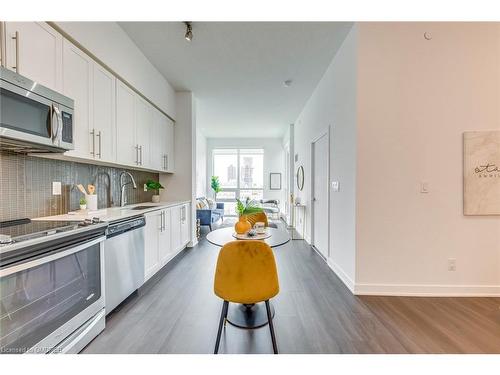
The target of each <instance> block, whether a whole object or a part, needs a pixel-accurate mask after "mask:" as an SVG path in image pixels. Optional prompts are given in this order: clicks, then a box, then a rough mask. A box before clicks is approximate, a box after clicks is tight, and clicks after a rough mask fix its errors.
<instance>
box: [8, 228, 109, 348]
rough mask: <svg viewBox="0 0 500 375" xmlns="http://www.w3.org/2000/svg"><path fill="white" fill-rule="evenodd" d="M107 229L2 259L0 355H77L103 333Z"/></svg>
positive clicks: (48, 241)
mask: <svg viewBox="0 0 500 375" xmlns="http://www.w3.org/2000/svg"><path fill="white" fill-rule="evenodd" d="M104 230H105V227H102V226H101V227H100V228H90V227H89V228H83V229H82V228H80V229H78V230H74V231H69V232H68V233H69V234H68V235H65V233H59V234H56V235H52V236H47V237H45V238H44V240H43V241H42V242H38V243H37V240H33V241H34V244H32V245H29V246H27V245H24V244H23V243H22V242H20V243H19V244H18V246H17V247H16V246H15V244H14V245H9V246H10V248H11V249H9V246H7V249H9V251H8V252H3V253H2V254H0V255H1V256H0V353H77V352H79V351H80V350H81V349H83V348H84V347H85V346H86V345H87V344H88V343H89V342H90V341H91V340H92V339H93V338H94V337H95V336H96V335H97V334H99V333H100V332H101V331H102V330H103V329H104V324H105V310H104V246H103V241H104V240H105V236H104ZM73 232H74V233H73ZM58 236H60V237H58ZM29 242H30V241H26V243H29ZM0 249H1V248H0ZM5 249H6V248H3V250H5Z"/></svg>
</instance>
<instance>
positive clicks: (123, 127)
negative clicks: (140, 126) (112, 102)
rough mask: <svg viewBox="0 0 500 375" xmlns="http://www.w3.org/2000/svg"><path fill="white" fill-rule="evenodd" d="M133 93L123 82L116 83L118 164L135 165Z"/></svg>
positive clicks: (136, 160)
mask: <svg viewBox="0 0 500 375" xmlns="http://www.w3.org/2000/svg"><path fill="white" fill-rule="evenodd" d="M135 95H136V94H135V93H134V92H133V91H132V90H131V89H130V88H129V87H127V86H126V85H125V84H124V83H123V82H121V81H119V80H117V81H116V159H117V162H118V163H120V164H130V165H137V163H138V160H139V159H138V150H137V148H136V146H137V144H136V143H135V126H134V123H135V115H134V113H135V110H134V106H135Z"/></svg>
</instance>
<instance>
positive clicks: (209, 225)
mask: <svg viewBox="0 0 500 375" xmlns="http://www.w3.org/2000/svg"><path fill="white" fill-rule="evenodd" d="M208 227H209V228H210V232H211V231H212V224H208Z"/></svg>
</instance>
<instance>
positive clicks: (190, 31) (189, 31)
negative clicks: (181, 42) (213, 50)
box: [184, 22, 193, 42]
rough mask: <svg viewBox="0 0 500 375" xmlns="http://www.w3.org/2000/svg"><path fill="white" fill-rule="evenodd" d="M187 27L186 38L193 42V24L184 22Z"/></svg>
mask: <svg viewBox="0 0 500 375" xmlns="http://www.w3.org/2000/svg"><path fill="white" fill-rule="evenodd" d="M184 24H185V25H186V34H184V38H185V39H186V40H187V41H188V42H190V41H191V40H193V27H192V26H191V22H184Z"/></svg>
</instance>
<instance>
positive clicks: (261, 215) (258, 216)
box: [247, 212, 269, 228]
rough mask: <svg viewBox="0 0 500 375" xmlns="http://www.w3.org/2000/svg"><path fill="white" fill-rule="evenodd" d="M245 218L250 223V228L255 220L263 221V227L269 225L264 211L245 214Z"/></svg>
mask: <svg viewBox="0 0 500 375" xmlns="http://www.w3.org/2000/svg"><path fill="white" fill-rule="evenodd" d="M247 220H248V222H249V223H250V224H252V228H253V226H254V225H255V223H257V222H259V221H260V222H261V223H264V226H265V227H268V226H269V222H268V221H267V215H266V214H265V213H264V212H256V213H254V214H251V215H247Z"/></svg>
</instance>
